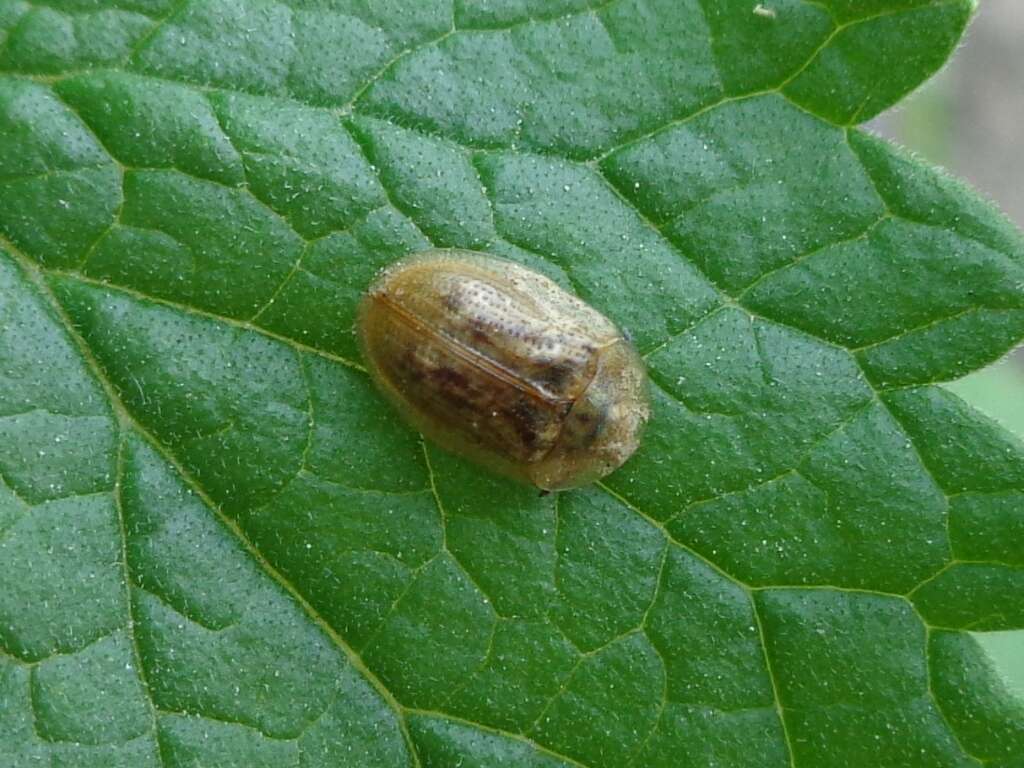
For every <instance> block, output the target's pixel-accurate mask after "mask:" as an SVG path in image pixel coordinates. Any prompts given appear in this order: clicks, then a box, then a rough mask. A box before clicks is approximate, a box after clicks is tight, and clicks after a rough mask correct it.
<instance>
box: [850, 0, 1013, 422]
mask: <svg viewBox="0 0 1024 768" xmlns="http://www.w3.org/2000/svg"><path fill="white" fill-rule="evenodd" d="M868 127H869V128H871V129H872V130H874V131H875V132H877V133H880V134H882V135H883V136H886V137H888V138H890V139H893V140H894V141H896V142H898V143H899V144H902V145H903V146H905V147H907V148H909V149H912V150H913V151H915V152H917V153H918V154H920V155H921V156H923V157H924V158H925V159H927V160H929V161H930V162H932V163H935V164H936V165H941V166H942V167H944V168H946V169H948V170H949V171H951V172H952V173H953V174H955V175H956V176H959V177H961V178H964V179H966V180H967V181H969V182H970V183H971V184H972V185H974V187H975V188H976V189H977V190H978V191H980V192H981V194H982V195H984V196H985V197H987V198H989V199H990V200H992V201H994V202H995V204H996V205H998V206H999V207H1000V208H1002V210H1003V211H1004V212H1005V213H1006V214H1007V215H1008V216H1009V217H1010V218H1011V219H1012V220H1013V221H1014V222H1015V223H1016V224H1017V226H1018V227H1021V228H1022V229H1024V2H1022V0H981V3H980V7H979V9H978V13H977V16H976V17H975V19H974V22H973V24H972V25H971V27H970V28H969V29H968V30H967V36H966V37H965V39H964V43H963V46H962V47H961V49H960V50H959V51H958V52H957V54H956V55H955V56H954V57H953V59H952V61H951V62H950V63H949V65H948V66H947V67H946V69H944V70H943V71H942V72H941V73H940V74H939V75H937V76H936V77H935V78H934V79H933V80H931V81H930V82H929V83H928V84H926V85H925V87H924V88H922V89H921V90H920V91H918V92H917V93H916V94H914V95H913V96H911V97H910V98H909V99H908V100H907V101H905V102H904V103H903V104H901V105H900V106H899V107H897V108H895V109H893V110H891V111H889V112H887V113H885V114H884V115H882V116H880V117H879V118H878V119H876V120H874V121H873V122H872V123H871V124H870V125H869V126H868ZM947 386H948V388H949V389H951V390H953V391H954V392H956V393H957V394H958V395H960V396H961V397H963V398H964V399H965V400H967V401H968V402H970V403H971V404H972V405H974V407H976V408H978V409H979V410H981V411H983V412H984V413H986V414H987V415H989V416H990V417H992V418H994V419H996V420H997V421H999V422H1001V423H1002V424H1004V425H1005V426H1006V427H1007V428H1009V429H1010V430H1012V431H1013V432H1015V433H1016V434H1017V435H1018V436H1019V437H1021V438H1022V439H1024V347H1021V348H1019V349H1017V350H1016V351H1015V352H1013V353H1012V354H1010V355H1008V356H1007V357H1006V358H1004V359H1003V360H1001V361H1000V362H998V363H996V364H994V365H991V366H989V367H988V368H986V369H984V370H982V371H978V372H976V373H973V374H971V375H970V376H967V377H965V378H963V379H961V380H959V381H957V382H953V383H951V384H949V385H947Z"/></svg>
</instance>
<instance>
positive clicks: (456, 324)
mask: <svg viewBox="0 0 1024 768" xmlns="http://www.w3.org/2000/svg"><path fill="white" fill-rule="evenodd" d="M357 334H358V337H359V343H360V347H361V350H362V354H363V357H364V359H365V360H366V363H367V367H368V369H369V372H370V375H371V376H372V378H373V379H374V381H375V382H376V384H377V385H378V387H379V388H380V389H381V391H382V392H383V393H384V394H385V396H386V397H387V398H388V399H389V400H390V401H391V402H392V403H393V404H394V405H395V406H396V408H397V409H398V410H399V412H400V413H401V414H402V415H403V416H404V417H405V418H406V419H407V420H408V421H409V422H411V423H412V425H413V426H414V427H416V428H417V429H418V430H419V431H420V432H421V433H423V434H424V435H425V436H426V437H427V438H429V439H431V440H432V441H433V442H435V443H437V444H439V445H440V446H441V447H443V448H445V449H447V450H449V451H451V452H453V453H456V454H459V455H462V456H465V457H468V458H470V459H472V460H475V461H477V462H478V463H480V464H483V465H484V466H486V467H489V468H490V469H492V470H494V471H496V472H499V473H501V474H503V475H507V476H509V477H512V478H515V479H517V480H520V481H523V482H527V483H532V484H533V485H535V486H537V487H538V488H540V489H542V490H545V491H551V490H563V489H567V488H575V487H578V486H581V485H585V484H587V483H589V482H592V481H594V480H597V479H599V478H601V477H603V476H604V475H606V474H608V473H609V472H611V471H613V470H614V469H617V468H618V467H619V466H621V465H622V464H623V463H624V462H625V461H626V460H627V459H628V458H629V457H630V456H631V455H632V454H633V452H634V451H635V450H636V448H637V446H638V444H639V440H640V434H641V431H642V428H643V426H644V424H645V423H646V422H647V420H648V418H649V413H650V407H649V401H648V394H647V376H646V372H645V369H644V365H643V361H642V360H641V359H640V356H639V355H638V354H637V353H636V351H635V350H634V348H633V346H632V344H630V342H629V341H627V340H626V338H625V337H624V336H623V334H622V333H621V332H620V331H619V330H618V329H617V328H616V327H615V326H614V325H613V324H612V322H611V321H610V320H608V318H606V317H605V316H604V315H602V314H601V313H600V312H598V311H597V310H596V309H594V308H593V307H591V306H589V305H588V304H586V303H585V302H583V301H581V300H580V299H578V298H577V297H575V296H573V295H572V294H570V293H568V292H567V291H565V290H563V289H562V288H561V287H560V286H558V285H557V284H556V283H555V282H553V281H552V280H550V279H548V278H547V277H545V276H543V275H541V274H539V273H537V272H534V271H533V270H530V269H527V268H526V267H523V266H521V265H519V264H516V263H514V262H511V261H508V260H505V259H501V258H496V257H494V256H490V255H487V254H483V253H478V252H475V251H467V250H454V249H453V250H431V251H425V252H422V253H419V254H414V255H412V256H410V257H407V258H405V259H402V260H400V261H398V262H397V263H395V264H393V265H391V266H390V267H388V268H386V269H385V270H384V271H383V272H382V273H381V274H380V275H379V276H378V277H377V278H376V279H375V280H374V282H373V283H372V285H371V286H370V287H369V289H368V290H367V291H366V293H365V295H364V296H363V299H362V301H361V303H360V307H359V314H358V320H357Z"/></svg>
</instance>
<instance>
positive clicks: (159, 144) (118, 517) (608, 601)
mask: <svg viewBox="0 0 1024 768" xmlns="http://www.w3.org/2000/svg"><path fill="white" fill-rule="evenodd" d="M755 5H756V4H755V3H752V2H749V1H748V0H714V2H712V0H608V1H606V2H601V3H596V4H595V3H588V2H587V1H586V0H489V1H488V2H482V1H481V0H460V2H454V3H453V0H429V1H424V0H415V2H414V1H413V0H381V1H380V2H372V3H366V2H362V1H361V0H352V1H351V2H349V1H348V0H331V2H305V0H294V2H289V3H282V2H276V1H275V0H184V1H183V2H172V1H171V0H53V1H52V2H50V3H49V4H48V5H38V4H36V5H32V4H30V3H28V2H24V1H23V0H0V764H3V765H4V766H13V767H16V768H22V767H23V766H34V765H38V764H45V765H51V766H54V767H55V768H69V767H72V766H73V767H75V768H79V767H81V768H88V767H89V766H97V767H100V766H102V767H103V768H110V767H111V766H115V767H116V766H125V768H148V767H150V766H166V767H170V766H174V767H178V766H180V767H182V768H184V767H185V766H197V765H205V766H218V768H219V767H221V766H224V767H228V766H238V767H239V768H242V767H244V768H250V767H255V768H261V767H263V766H266V767H267V768H270V767H273V768H282V767H285V768H286V767H294V768H298V767H299V766H302V768H315V767H317V766H324V767H327V766H330V767H331V768H338V767H339V766H354V767H358V768H372V767H373V766H381V767H382V768H383V767H386V768H393V767H394V766H423V768H435V767H442V766H444V767H447V766H452V765H462V766H480V767H481V768H484V767H487V768H489V767H490V766H497V765H502V766H515V767H516V768H527V767H529V768H554V767H555V766H577V768H578V767H579V766H587V768H598V767H602V768H617V767H618V766H629V765H633V766H645V767H646V766H672V767H673V768H677V767H679V766H693V767H694V768H698V767H701V768H702V767H704V766H708V765H725V766H730V768H744V767H745V766H750V767H751V768H753V767H755V766H756V767H758V768H761V767H762V766H763V767H765V768H771V767H773V766H780V767H784V766H795V767H796V768H828V766H848V765H857V766H861V765H864V766H892V767H895V766H920V767H921V768H932V767H933V766H943V768H946V767H947V766H950V767H951V766H972V765H973V766H979V765H982V764H984V765H989V766H996V767H997V768H1011V766H1019V765H1020V763H1019V760H1020V757H1019V756H1020V755H1021V754H1024V730H1022V727H1021V723H1022V722H1024V694H1022V688H1021V686H1020V669H1019V664H1015V663H1014V662H1013V652H1012V650H1008V649H1012V647H1013V643H1014V642H1016V643H1019V642H1020V640H1019V637H1020V636H1019V635H1013V634H1012V633H1013V631H1015V630H1022V629H1024V554H1022V553H1024V445H1022V444H1021V442H1020V441H1019V440H1018V439H1016V438H1013V437H1011V436H1010V435H1009V434H1008V433H1006V432H1004V431H1003V430H1002V429H1001V428H1000V427H998V426H997V425H996V424H994V423H992V422H990V421H988V420H987V419H986V418H984V417H982V416H980V415H979V414H977V413H976V412H974V411H973V410H971V409H970V408H969V407H967V406H966V405H965V404H963V403H962V402H961V401H960V400H959V399H958V398H957V397H956V396H955V395H953V394H951V393H950V392H948V391H947V390H944V389H942V388H939V387H937V386H936V384H937V383H939V382H945V381H949V380H952V379H956V378H958V377H960V376H962V375H964V374H966V373H968V372H969V371H971V370H974V369H976V368H978V367H980V366H982V365H984V364H987V363H988V362H991V361H993V360H995V359H997V358H999V357H1000V356H1002V355H1003V354H1004V353H1005V352H1006V351H1007V350H1008V349H1010V348H1011V347H1012V346H1013V345H1014V344H1016V343H1017V342H1019V341H1020V339H1021V337H1022V336H1024V244H1022V240H1021V238H1020V236H1019V235H1018V233H1017V232H1016V231H1014V229H1013V228H1012V227H1011V226H1010V225H1009V224H1008V223H1006V222H1005V221H1004V220H1003V219H1002V218H1001V216H1000V215H999V214H998V213H996V212H995V211H994V210H993V209H992V208H991V207H990V206H989V205H987V204H986V203H984V202H982V201H980V200H979V199H978V198H977V197H976V196H975V195H974V193H972V192H971V191H969V190H967V189H966V188H965V187H963V186H962V185H961V184H960V183H958V182H957V181H955V180H952V179H950V178H948V177H946V176H945V175H943V174H941V173H940V172H938V171H936V170H934V169H931V168H928V167H926V166H924V165H923V164H922V163H921V162H919V161H917V160H915V159H914V158H912V157H908V156H907V155H906V154H905V153H903V152H901V151H899V150H896V149H894V148H893V147H891V146H889V145H887V144H885V143H884V142H882V141H880V140H878V139H876V138H873V137H871V136H870V135H868V134H866V133H864V132H862V131H861V130H859V129H857V128H856V127H855V125H856V124H858V123H860V122H862V121H864V120H866V119H868V118H869V117H871V116H873V115H875V114H877V113H878V112H879V111H881V110H883V109H885V108H887V107H889V106H891V105H892V104H894V103H896V102H897V101H899V100H900V99H901V98H902V97H903V96H904V95H906V94H907V92H909V91H910V90H912V89H914V88H915V87H917V86H918V85H919V84H920V83H921V82H923V81H924V80H925V79H926V78H927V77H929V76H930V75H931V74H933V73H934V72H935V70H936V69H937V68H938V67H940V66H941V65H942V64H943V63H944V61H945V60H946V58H947V57H948V56H949V54H950V53H951V51H952V50H953V49H954V47H955V46H956V44H957V41H958V40H959V38H960V36H961V34H962V33H963V30H964V27H965V25H966V24H967V22H968V20H969V16H970V14H971V12H972V11H973V3H972V2H971V1H970V0H821V1H819V2H811V1H810V0H774V1H773V2H771V3H764V4H762V6H761V8H760V9H759V10H757V11H756V12H755V8H754V6H755ZM431 245H435V246H458V247H468V248H476V249H481V250H487V251H491V252H493V253H496V254H500V255H503V256H505V257H507V258H510V259H514V260H516V261H519V262H522V263H524V264H527V265H530V266H532V267H534V268H536V269H539V270H541V271H543V272H545V273H546V274H549V275H551V276H552V277H553V278H554V279H555V280H557V281H559V282H560V283H561V284H563V285H564V286H566V287H567V288H569V289H570V290H572V291H574V292H576V293H577V294H578V295H580V296H582V297H583V298H585V299H586V300H587V301H589V302H591V303H592V304H593V305H595V306H596V307H598V308H599V309H601V310H602V311H604V312H605V313H607V314H608V315H609V316H610V317H611V318H613V319H614V320H615V321H617V322H618V323H619V324H621V325H622V326H623V327H624V328H626V329H628V331H629V332H630V333H631V334H632V336H633V338H634V339H635V340H636V343H637V345H638V346H639V348H640V350H641V352H642V353H643V354H644V356H645V358H646V360H647V362H648V365H649V368H650V373H651V378H652V380H653V384H652V389H653V408H654V414H653V418H652V421H651V424H650V426H649V430H648V433H647V435H646V437H645V440H644V444H643V446H642V448H641V450H640V452H639V453H638V455H637V456H636V457H635V458H634V459H633V460H632V461H630V462H629V463H628V464H627V465H626V466H625V467H624V468H623V469H622V470H620V471H619V472H617V473H615V474H613V475H611V476H610V477H609V478H608V479H607V481H606V482H605V483H599V484H597V485H595V486H592V487H589V488H586V489H582V490H579V491H574V492H569V493H560V494H555V495H551V496H546V497H538V496H537V494H536V492H535V491H534V490H531V489H528V488H522V487H518V486H514V485H511V484H509V483H506V482H505V481H502V480H499V479H496V478H493V477H490V476H488V475H484V474H483V473H482V472H480V471H479V470H478V469H476V468H475V467H473V466H469V465H467V464H465V463H464V462H462V461H460V460H457V459H454V458H452V457H450V456H447V455H445V454H443V453H441V452H439V451H437V450H435V449H434V448H432V447H430V446H424V445H423V444H422V443H421V441H420V439H419V437H418V436H417V435H416V434H414V433H412V432H410V430H409V429H408V428H407V427H405V426H404V425H403V424H402V423H400V421H399V420H398V419H397V417H396V416H395V414H394V413H393V412H392V411H391V410H390V409H389V408H388V407H387V406H386V405H385V404H384V402H383V401H382V400H381V398H380V397H379V396H378V394H377V393H376V392H375V391H374V389H373V388H372V386H371V384H370V382H369V380H368V379H367V377H366V375H365V372H364V370H363V368H362V366H361V364H360V361H359V353H358V351H357V349H356V346H355V344H354V339H353V335H352V324H353V321H354V311H355V305H356V301H357V299H358V297H359V295H360V293H361V292H362V291H363V290H364V289H365V287H366V285H367V284H368V283H369V281H370V280H371V279H372V276H373V275H374V274H375V272H376V271H377V270H378V269H379V268H380V267H381V266H383V265H386V264H388V263H390V262H392V261H393V260H395V259H397V258H399V257H400V256H402V255H404V254H407V253H409V252H411V251H415V250H420V249H423V248H427V247H430V246H431ZM997 632H998V635H997V634H995V633H997ZM1007 638H1009V639H1007ZM1016 647H1017V648H1019V645H1017V646H1016Z"/></svg>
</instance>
